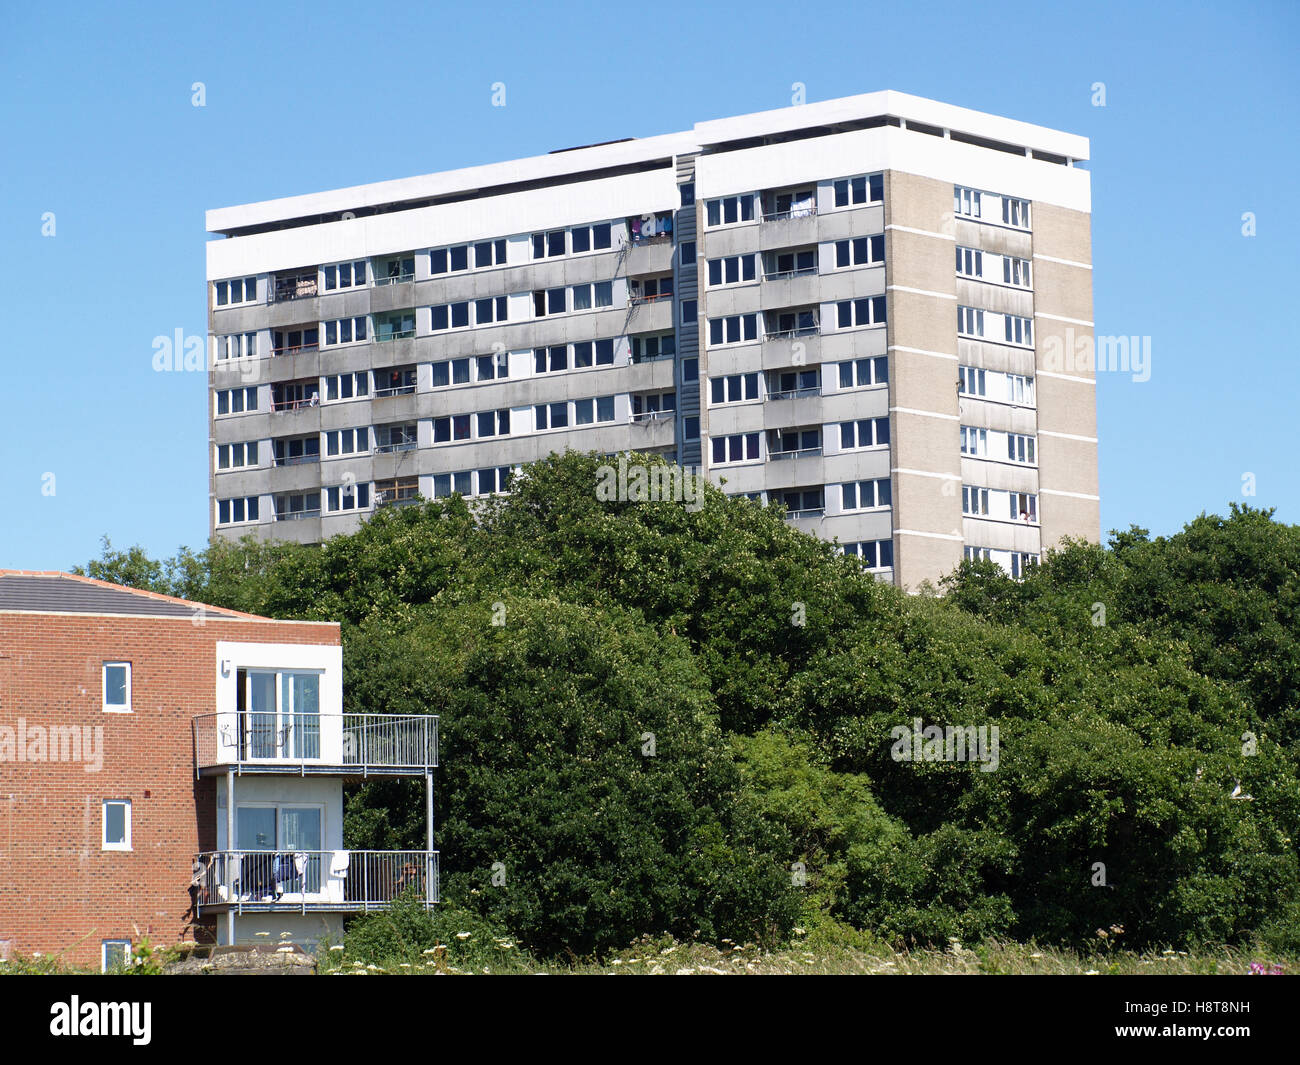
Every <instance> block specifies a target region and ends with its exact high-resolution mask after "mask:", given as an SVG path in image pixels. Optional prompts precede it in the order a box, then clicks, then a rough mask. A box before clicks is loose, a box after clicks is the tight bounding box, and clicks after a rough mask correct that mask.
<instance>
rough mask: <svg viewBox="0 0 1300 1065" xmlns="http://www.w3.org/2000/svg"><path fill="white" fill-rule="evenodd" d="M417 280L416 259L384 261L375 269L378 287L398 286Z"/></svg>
mask: <svg viewBox="0 0 1300 1065" xmlns="http://www.w3.org/2000/svg"><path fill="white" fill-rule="evenodd" d="M363 276H364V275H363ZM414 280H415V257H414V256H409V257H407V258H402V257H401V256H398V257H397V258H395V259H383V260H381V261H380V262H379V263H377V264H376V267H375V284H376V285H396V284H400V283H401V282H403V281H414Z"/></svg>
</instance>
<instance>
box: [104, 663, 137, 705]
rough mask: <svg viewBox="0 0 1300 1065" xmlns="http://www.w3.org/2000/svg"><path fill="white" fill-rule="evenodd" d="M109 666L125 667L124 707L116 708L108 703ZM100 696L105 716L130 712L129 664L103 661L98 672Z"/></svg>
mask: <svg viewBox="0 0 1300 1065" xmlns="http://www.w3.org/2000/svg"><path fill="white" fill-rule="evenodd" d="M111 666H124V667H126V705H125V706H117V705H114V704H112V703H110V702H109V701H108V670H109V667H111ZM99 680H100V688H99V691H100V695H101V696H102V701H103V711H104V713H106V714H129V713H131V711H132V705H133V704H132V702H131V663H130V662H125V661H121V660H105V661H104V664H103V665H102V666H101V667H100V671H99Z"/></svg>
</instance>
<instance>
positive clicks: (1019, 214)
mask: <svg viewBox="0 0 1300 1065" xmlns="http://www.w3.org/2000/svg"><path fill="white" fill-rule="evenodd" d="M1002 222H1003V224H1004V225H1008V226H1015V227H1016V228H1017V229H1028V228H1029V201H1028V200H1017V199H1013V198H1012V197H1010V196H1003V197H1002Z"/></svg>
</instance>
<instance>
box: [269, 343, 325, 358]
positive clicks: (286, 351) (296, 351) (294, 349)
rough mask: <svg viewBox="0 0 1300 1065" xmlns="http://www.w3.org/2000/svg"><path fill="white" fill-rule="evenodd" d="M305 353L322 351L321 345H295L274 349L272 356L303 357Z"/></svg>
mask: <svg viewBox="0 0 1300 1065" xmlns="http://www.w3.org/2000/svg"><path fill="white" fill-rule="evenodd" d="M304 351H320V344H294V345H292V346H289V345H286V346H285V347H282V348H272V349H271V354H272V355H301V354H302V353H303V352H304Z"/></svg>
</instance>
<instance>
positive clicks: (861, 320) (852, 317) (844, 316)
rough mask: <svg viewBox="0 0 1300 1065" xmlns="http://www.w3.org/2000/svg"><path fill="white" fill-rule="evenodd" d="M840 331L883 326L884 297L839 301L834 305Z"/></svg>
mask: <svg viewBox="0 0 1300 1065" xmlns="http://www.w3.org/2000/svg"><path fill="white" fill-rule="evenodd" d="M835 306H836V310H837V312H838V316H839V320H838V325H839V328H840V329H853V328H854V327H857V326H864V325H883V324H884V322H885V297H884V296H869V297H866V298H863V299H856V300H840V302H839V303H837V304H836V305H835Z"/></svg>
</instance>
